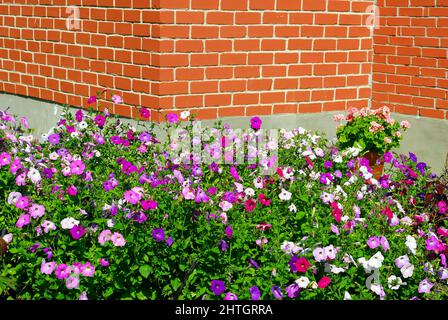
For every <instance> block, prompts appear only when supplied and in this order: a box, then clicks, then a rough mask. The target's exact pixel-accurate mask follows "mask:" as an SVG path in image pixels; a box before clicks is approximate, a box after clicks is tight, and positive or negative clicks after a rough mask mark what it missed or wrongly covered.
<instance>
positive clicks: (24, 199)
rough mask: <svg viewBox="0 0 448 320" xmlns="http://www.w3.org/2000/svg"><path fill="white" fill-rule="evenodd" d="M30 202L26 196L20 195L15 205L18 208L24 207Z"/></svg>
mask: <svg viewBox="0 0 448 320" xmlns="http://www.w3.org/2000/svg"><path fill="white" fill-rule="evenodd" d="M29 204H30V201H29V200H28V198H27V197H20V198H19V199H17V201H16V207H17V208H19V209H26V208H27V207H28V205H29Z"/></svg>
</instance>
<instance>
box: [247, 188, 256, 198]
mask: <svg viewBox="0 0 448 320" xmlns="http://www.w3.org/2000/svg"><path fill="white" fill-rule="evenodd" d="M244 193H245V194H246V196H248V197H253V196H254V195H255V190H254V189H252V188H246V190H244Z"/></svg>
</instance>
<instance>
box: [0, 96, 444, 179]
mask: <svg viewBox="0 0 448 320" xmlns="http://www.w3.org/2000/svg"><path fill="white" fill-rule="evenodd" d="M6 108H9V111H8V112H9V113H12V114H15V115H17V116H25V117H26V118H27V119H28V122H29V123H30V126H31V127H32V128H35V129H36V135H37V136H40V134H42V133H46V132H48V130H49V129H50V128H51V127H53V126H55V124H56V122H57V121H58V119H59V116H60V115H61V113H62V109H63V108H62V106H60V105H58V104H54V103H49V102H44V101H40V100H36V99H33V98H25V97H20V96H15V95H11V94H6V93H0V110H5V109H6ZM74 110H75V109H74ZM337 113H339V112H327V113H311V114H284V115H274V116H260V118H261V119H262V120H263V128H268V129H270V128H285V129H292V128H295V127H303V128H305V129H309V130H317V131H320V132H322V133H324V134H325V135H326V136H327V137H329V138H332V137H335V135H336V124H335V122H334V121H333V116H334V115H335V114H337ZM394 118H395V119H396V120H398V121H401V120H408V121H409V122H410V123H411V125H412V127H411V128H410V129H409V130H408V131H407V132H406V133H405V134H404V138H403V140H402V143H401V147H400V149H398V150H397V151H398V152H402V153H408V152H409V151H411V152H413V153H415V154H416V155H417V157H418V159H419V161H423V162H426V163H427V164H428V165H430V166H431V167H432V168H433V171H434V172H437V173H441V172H442V171H443V169H444V166H445V160H446V157H447V154H448V121H446V120H439V119H432V118H422V117H415V116H407V115H401V114H394ZM249 119H250V117H229V118H221V120H222V121H223V123H229V124H230V125H232V127H234V128H248V127H249ZM123 121H124V122H127V123H133V124H134V125H135V124H136V121H134V120H130V119H123ZM213 123H214V121H210V120H208V121H202V125H203V126H204V125H212V124H213Z"/></svg>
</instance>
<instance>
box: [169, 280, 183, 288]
mask: <svg viewBox="0 0 448 320" xmlns="http://www.w3.org/2000/svg"><path fill="white" fill-rule="evenodd" d="M181 284H182V282H181V281H180V279H179V278H176V279H173V280H171V287H173V289H174V291H176V290H177V289H179V287H180V285H181Z"/></svg>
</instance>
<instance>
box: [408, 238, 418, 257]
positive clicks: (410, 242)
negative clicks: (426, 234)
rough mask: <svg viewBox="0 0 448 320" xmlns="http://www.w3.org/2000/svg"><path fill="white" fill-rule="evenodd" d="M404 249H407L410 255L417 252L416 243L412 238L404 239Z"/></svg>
mask: <svg viewBox="0 0 448 320" xmlns="http://www.w3.org/2000/svg"><path fill="white" fill-rule="evenodd" d="M406 247H407V248H408V249H409V251H411V252H412V254H414V255H415V254H416V252H417V241H416V240H415V238H414V237H412V236H409V235H408V236H407V237H406Z"/></svg>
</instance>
